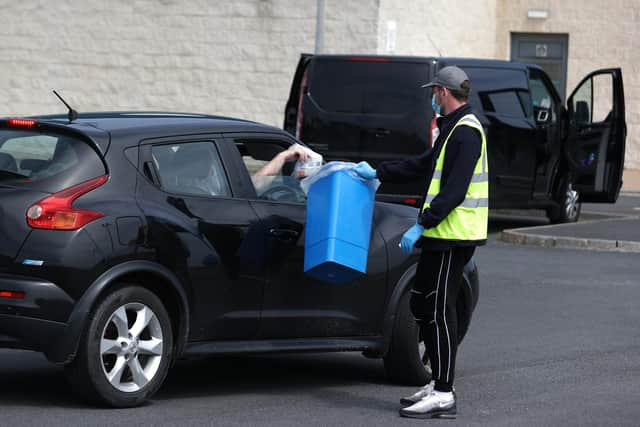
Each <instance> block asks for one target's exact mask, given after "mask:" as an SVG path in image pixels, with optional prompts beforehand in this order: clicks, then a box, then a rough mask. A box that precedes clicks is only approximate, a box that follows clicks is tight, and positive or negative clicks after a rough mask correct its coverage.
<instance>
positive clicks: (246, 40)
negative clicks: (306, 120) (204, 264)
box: [0, 0, 378, 126]
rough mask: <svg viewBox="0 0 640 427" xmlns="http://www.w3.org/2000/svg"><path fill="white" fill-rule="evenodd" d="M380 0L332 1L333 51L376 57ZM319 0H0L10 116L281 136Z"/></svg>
mask: <svg viewBox="0 0 640 427" xmlns="http://www.w3.org/2000/svg"><path fill="white" fill-rule="evenodd" d="M377 4H378V2H377V0H355V1H348V2H342V1H340V0H326V1H325V9H326V15H325V16H326V18H325V51H326V52H365V53H375V51H376V46H377V22H378V21H377V16H378V12H377ZM315 31H316V0H303V1H299V0H221V1H211V0H209V1H208V0H188V1H182V0H112V1H108V2H107V1H104V0H57V1H56V2H50V1H45V0H41V1H37V0H24V1H22V2H21V3H20V4H19V5H16V4H15V2H9V1H7V0H0V79H1V81H2V83H0V100H1V102H0V115H28V114H40V113H63V112H65V111H66V109H65V108H64V107H63V105H62V104H61V103H60V102H59V101H58V100H57V98H55V96H54V95H53V94H52V92H51V90H52V89H56V90H57V91H58V92H59V93H60V94H61V95H62V96H63V97H64V98H65V99H66V100H67V102H69V103H70V104H71V105H72V106H73V107H74V108H75V109H77V110H78V111H80V112H82V111H96V110H101V111H114V110H171V111H188V112H203V113H209V114H222V115H230V116H238V117H243V118H248V119H251V120H256V121H261V122H265V123H268V124H272V125H275V126H282V122H283V111H284V106H285V103H286V100H287V98H288V95H289V88H290V83H291V79H292V77H293V74H294V72H295V67H296V65H297V63H298V59H299V57H300V53H302V52H311V53H312V52H313V50H314V47H315Z"/></svg>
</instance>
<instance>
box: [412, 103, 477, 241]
mask: <svg viewBox="0 0 640 427" xmlns="http://www.w3.org/2000/svg"><path fill="white" fill-rule="evenodd" d="M458 126H469V127H472V128H474V129H477V130H478V132H480V136H481V139H482V148H481V150H480V157H479V158H478V161H477V162H476V165H475V167H474V169H473V176H472V177H471V182H470V183H469V187H468V188H467V193H466V195H465V198H464V200H463V201H462V203H460V204H459V205H458V206H456V208H455V209H453V210H452V211H451V212H450V213H449V215H447V217H446V218H445V219H443V220H442V221H441V222H440V224H438V225H437V226H436V227H433V228H428V229H425V230H424V232H423V233H422V235H423V236H426V237H430V238H434V239H446V240H484V239H486V238H487V224H488V222H489V166H488V164H487V141H486V138H485V135H484V129H482V125H481V124H480V122H479V121H478V119H477V118H476V116H474V115H473V114H467V115H466V116H464V117H462V118H461V119H460V120H458V122H457V123H456V124H455V126H454V127H453V129H451V132H449V135H447V139H445V141H444V143H443V144H442V149H441V150H440V154H439V155H438V159H437V160H436V167H435V170H434V172H433V176H432V177H431V182H430V183H429V189H428V190H427V197H426V199H425V202H424V205H423V207H422V211H423V212H424V210H425V209H427V208H429V207H430V206H431V202H432V201H433V199H434V198H435V197H436V196H437V195H438V193H440V180H441V179H442V168H443V167H444V157H445V151H446V149H447V143H448V142H449V138H450V137H451V135H452V134H453V132H454V131H455V130H456V128H457V127H458Z"/></svg>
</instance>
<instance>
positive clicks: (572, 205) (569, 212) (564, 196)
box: [547, 175, 582, 224]
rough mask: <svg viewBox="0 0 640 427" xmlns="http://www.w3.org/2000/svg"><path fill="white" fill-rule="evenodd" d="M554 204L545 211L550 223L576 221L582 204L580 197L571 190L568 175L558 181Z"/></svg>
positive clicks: (571, 186)
mask: <svg viewBox="0 0 640 427" xmlns="http://www.w3.org/2000/svg"><path fill="white" fill-rule="evenodd" d="M555 202H556V203H557V205H556V206H552V207H550V208H549V209H547V216H548V217H549V220H550V221H551V222H552V223H554V224H560V223H568V222H576V221H578V218H579V217H580V210H581V207H582V203H580V195H579V194H578V192H577V191H576V190H574V189H573V185H572V183H571V178H570V176H569V175H565V176H564V177H563V178H562V180H561V181H560V185H559V186H558V191H557V193H556V197H555Z"/></svg>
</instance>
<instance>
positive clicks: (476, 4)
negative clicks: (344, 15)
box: [378, 0, 496, 58]
mask: <svg viewBox="0 0 640 427" xmlns="http://www.w3.org/2000/svg"><path fill="white" fill-rule="evenodd" d="M495 10H496V0H473V1H470V0H428V1H425V0H380V18H379V19H380V27H379V31H378V53H380V54H387V53H395V54H398V55H419V56H455V57H474V58H494V56H495V51H496V18H495ZM389 22H393V23H395V26H396V30H395V32H396V37H395V39H396V40H395V49H394V50H393V51H390V50H389V49H388V47H389V45H388V43H387V41H388V37H389V36H390V35H391V36H392V33H393V30H389V24H388V23H389ZM391 25H392V26H393V24H391ZM392 37H393V36H392ZM392 44H393V43H392Z"/></svg>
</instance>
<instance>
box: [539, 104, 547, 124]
mask: <svg viewBox="0 0 640 427" xmlns="http://www.w3.org/2000/svg"><path fill="white" fill-rule="evenodd" d="M547 120H549V109H548V108H540V109H539V110H538V115H537V116H536V121H537V122H538V123H546V122H547Z"/></svg>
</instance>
